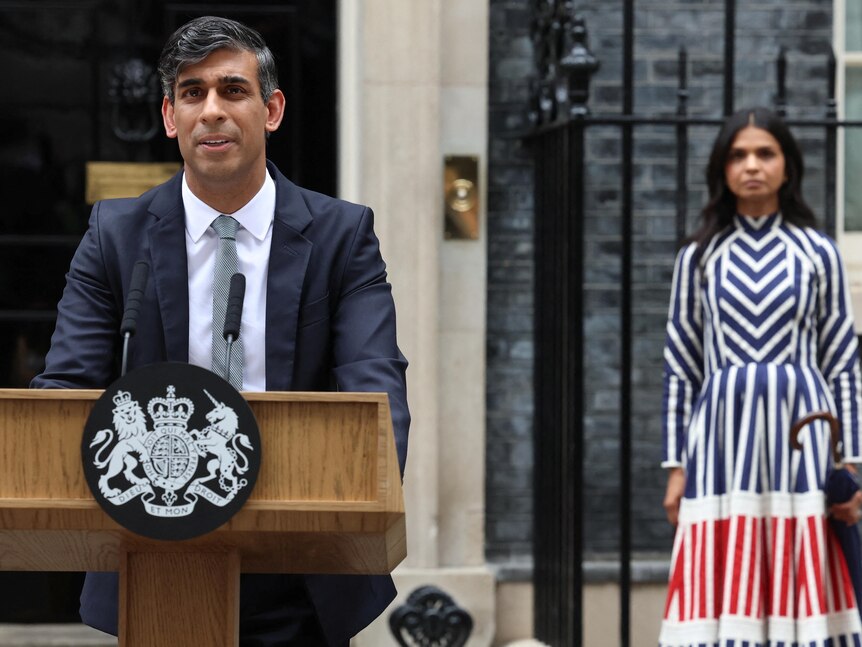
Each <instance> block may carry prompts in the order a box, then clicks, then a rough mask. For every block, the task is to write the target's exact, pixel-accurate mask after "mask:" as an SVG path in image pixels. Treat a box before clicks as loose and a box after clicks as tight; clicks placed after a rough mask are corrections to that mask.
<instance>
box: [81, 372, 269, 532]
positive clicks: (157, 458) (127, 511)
mask: <svg viewBox="0 0 862 647" xmlns="http://www.w3.org/2000/svg"><path fill="white" fill-rule="evenodd" d="M260 452H261V447H260V431H259V430H258V426H257V421H256V420H255V418H254V414H253V413H252V411H251V409H250V408H249V406H248V403H247V402H246V401H245V399H243V397H242V396H241V395H240V394H239V392H238V391H237V390H236V389H234V388H233V387H232V386H231V385H230V384H229V383H228V382H227V381H225V380H223V379H222V378H221V377H219V376H218V375H216V374H215V373H212V372H210V371H208V370H206V369H203V368H200V367H198V366H193V365H191V364H184V363H179V362H163V363H159V364H151V365H149V366H145V367H143V368H140V369H137V370H135V371H132V372H130V373H127V374H126V375H125V376H124V377H122V378H120V379H119V380H117V381H116V382H114V383H113V384H111V386H110V387H108V388H107V389H105V392H104V394H102V396H101V397H100V398H99V400H97V402H96V404H95V406H94V407H93V411H92V413H91V414H90V417H89V418H88V420H87V424H86V426H85V428H84V437H83V439H82V441H81V456H82V460H83V463H84V474H85V476H86V478H87V483H88V484H89V486H90V490H91V491H92V493H93V496H94V497H95V498H96V501H98V502H99V505H101V506H102V509H103V510H104V511H105V512H107V513H108V515H109V516H110V517H111V518H112V519H114V520H115V521H116V522H117V523H119V524H120V525H122V526H123V527H124V528H127V529H128V530H131V531H133V532H136V533H138V534H140V535H144V536H146V537H151V538H153V539H165V540H178V539H190V538H192V537H197V536H199V535H203V534H205V533H208V532H210V531H212V530H215V529H216V528H218V527H219V526H221V525H222V524H224V523H225V522H226V521H228V519H230V518H231V517H232V516H233V515H234V514H235V513H236V512H237V510H239V509H240V508H241V507H242V505H243V504H244V503H245V501H246V499H248V497H249V494H251V491H252V489H253V488H254V484H255V481H256V480H257V474H258V471H259V470H260V456H261V454H260Z"/></svg>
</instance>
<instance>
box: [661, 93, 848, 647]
mask: <svg viewBox="0 0 862 647" xmlns="http://www.w3.org/2000/svg"><path fill="white" fill-rule="evenodd" d="M802 173H803V165H802V156H801V154H800V152H799V148H798V146H797V144H796V141H795V140H794V139H793V136H792V135H791V134H790V131H789V130H788V129H787V127H786V126H785V124H784V123H783V122H782V121H781V119H779V118H778V117H777V116H776V115H775V114H774V113H772V112H770V111H768V110H766V109H763V108H754V109H749V110H743V111H740V112H738V113H736V114H734V115H732V116H731V117H729V118H728V119H727V121H726V122H725V123H724V125H723V127H722V129H721V131H720V132H719V134H718V137H717V138H716V140H715V144H714V146H713V149H712V154H711V156H710V159H709V164H708V167H707V183H708V188H709V194H710V198H709V202H708V204H707V205H706V207H704V209H703V212H702V224H701V226H700V228H699V229H698V231H697V232H696V233H695V234H694V235H693V236H692V239H691V241H690V243H689V244H688V245H687V246H685V247H684V248H683V249H682V250H681V251H680V253H679V256H678V257H677V261H676V266H675V269H674V279H673V288H672V297H671V304H670V314H669V320H668V327H667V346H666V348H665V355H664V356H665V391H664V446H665V456H664V462H663V466H664V467H666V468H667V469H668V485H667V493H666V496H665V502H664V506H665V509H666V511H667V514H668V519H669V520H670V521H671V523H673V524H674V525H676V526H677V531H676V538H675V541H674V549H673V557H672V561H671V571H670V583H669V588H668V598H667V605H666V608H665V617H664V621H663V623H662V629H661V635H660V637H659V643H660V645H662V646H667V647H670V646H673V647H678V646H681V645H685V646H689V645H709V646H710V647H711V646H713V645H721V646H722V647H724V646H725V645H727V646H730V645H733V646H736V647H738V646H740V645H747V646H748V647H757V646H762V647H765V646H766V645H770V646H773V647H775V646H777V645H784V646H787V647H789V646H791V645H803V644H804V645H806V646H807V645H818V646H826V645H830V646H831V645H835V646H836V647H837V646H838V645H845V644H847V645H859V644H860V641H862V626H860V618H859V613H858V608H857V601H856V598H855V595H854V594H853V587H852V584H851V582H850V578H849V576H848V572H847V563H846V561H845V558H844V556H843V553H842V552H841V549H840V547H839V546H838V544H837V541H836V539H835V537H834V535H833V533H832V531H831V530H830V529H829V524H827V523H826V522H825V520H826V515H827V512H830V513H831V514H832V515H833V516H834V517H836V518H838V519H841V520H843V521H844V522H846V523H848V524H853V523H855V522H857V521H858V520H859V506H860V502H862V495H858V494H857V496H856V497H855V498H854V499H852V500H851V501H850V502H848V503H845V504H842V505H839V506H833V507H832V508H830V510H829V511H827V509H826V502H825V496H824V484H825V482H826V479H827V476H828V475H829V474H830V472H831V471H832V470H833V469H834V468H835V465H833V462H832V460H833V459H832V454H831V450H832V447H831V442H830V431H829V428H828V426H827V424H826V423H825V422H823V421H817V422H814V423H812V424H810V425H808V426H806V427H804V428H803V429H802V431H801V432H800V434H799V439H800V441H801V443H802V450H794V449H793V448H792V447H791V445H790V438H789V430H790V427H791V425H792V424H793V423H794V421H797V420H799V419H800V418H802V417H803V416H805V415H806V414H808V413H811V412H814V411H822V410H826V411H831V412H832V413H833V414H835V415H836V416H837V417H838V419H839V421H840V422H841V430H842V441H843V453H844V458H845V460H846V461H848V462H850V463H853V462H859V461H860V460H862V448H860V438H859V435H860V433H859V432H860V417H862V402H860V390H862V389H860V371H859V356H858V349H857V342H856V336H855V333H854V329H853V320H852V314H851V312H850V300H849V295H848V290H847V282H846V279H845V276H844V269H843V267H842V262H841V259H840V257H839V255H838V250H837V248H836V247H835V244H834V243H833V241H832V240H830V239H829V238H828V237H827V236H825V235H823V234H821V233H819V232H818V231H816V230H815V228H814V227H815V218H814V214H813V212H812V211H811V209H810V207H809V206H808V205H807V204H806V203H805V201H804V200H803V198H802V195H801V182H802ZM830 638H831V641H830V640H829V639H830Z"/></svg>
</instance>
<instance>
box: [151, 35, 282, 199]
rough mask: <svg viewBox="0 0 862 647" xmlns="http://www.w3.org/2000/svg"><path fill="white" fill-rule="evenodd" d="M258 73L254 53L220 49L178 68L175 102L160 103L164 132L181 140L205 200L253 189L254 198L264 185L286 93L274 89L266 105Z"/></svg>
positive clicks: (190, 175)
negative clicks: (271, 135) (269, 144)
mask: <svg viewBox="0 0 862 647" xmlns="http://www.w3.org/2000/svg"><path fill="white" fill-rule="evenodd" d="M257 74H258V67H257V59H256V58H255V56H254V54H253V53H251V52H248V51H236V50H231V49H220V50H216V51H214V52H213V53H212V54H210V55H209V56H207V57H206V58H205V59H204V60H202V61H201V62H200V63H195V64H194V65H189V66H188V67H186V68H185V69H184V70H183V71H182V72H180V73H179V75H178V76H177V82H176V86H175V88H174V94H175V98H174V103H173V104H171V103H170V102H169V101H168V99H167V98H165V99H164V101H163V103H162V117H163V119H164V124H165V132H166V134H167V136H168V137H171V138H176V139H177V142H178V144H179V147H180V153H181V154H182V156H183V160H184V161H185V172H186V180H187V182H188V183H189V187H190V188H191V189H192V191H193V192H194V193H195V194H196V195H197V196H198V197H199V198H201V199H203V200H204V201H208V200H207V198H208V197H209V196H218V195H223V194H224V193H226V192H227V193H231V194H234V195H236V194H245V193H248V192H249V191H251V195H249V196H248V199H251V197H253V196H254V193H256V192H257V190H258V189H259V188H260V185H261V184H262V183H263V177H264V176H263V174H264V173H265V172H266V133H267V132H273V131H274V130H276V129H277V128H278V126H279V124H280V123H281V119H282V116H283V115H284V95H283V94H282V93H281V92H280V91H279V90H276V91H275V92H274V93H273V96H272V97H271V98H270V99H269V101H268V102H267V103H264V102H263V98H262V96H261V92H260V83H259V81H258V76H257ZM240 206H241V205H240Z"/></svg>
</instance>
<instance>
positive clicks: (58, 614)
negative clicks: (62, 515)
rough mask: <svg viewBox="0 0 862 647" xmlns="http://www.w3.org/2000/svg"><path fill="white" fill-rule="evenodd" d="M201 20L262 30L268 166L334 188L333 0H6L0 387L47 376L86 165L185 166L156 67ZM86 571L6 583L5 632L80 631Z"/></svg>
mask: <svg viewBox="0 0 862 647" xmlns="http://www.w3.org/2000/svg"><path fill="white" fill-rule="evenodd" d="M204 14H210V15H220V16H227V17H230V18H235V19H237V20H240V21H242V22H245V23H246V24H248V25H250V26H252V27H254V28H255V29H257V30H258V31H260V32H261V33H262V34H263V36H264V38H265V39H266V41H267V43H268V45H269V46H270V48H271V49H272V50H273V53H274V54H275V56H276V60H277V61H278V65H279V80H280V85H281V88H282V89H283V90H284V92H285V94H286V96H287V113H286V117H285V120H284V122H283V124H282V126H281V128H280V129H279V131H278V132H277V133H275V134H274V135H273V136H272V137H271V138H270V141H269V144H268V147H269V150H268V156H269V157H270V159H272V160H273V161H274V162H275V163H276V164H277V165H278V166H279V168H280V169H281V170H282V171H283V172H284V173H285V174H286V175H287V176H288V177H289V178H291V179H292V180H294V181H295V182H297V183H299V184H302V185H303V186H306V187H308V188H312V189H315V190H317V191H322V192H324V193H329V194H332V193H334V191H335V147H336V140H335V135H336V133H335V100H336V87H335V78H336V70H335V56H336V42H335V33H336V31H335V28H336V22H335V0H278V1H261V2H244V3H219V2H203V1H186V2H168V1H165V0H150V1H148V0H27V2H22V1H20V0H18V1H9V0H0V61H2V67H3V70H4V74H5V75H6V77H7V85H6V88H7V91H6V92H4V93H3V95H2V96H0V124H3V126H4V135H3V144H2V146H0V200H2V205H3V206H2V210H0V388H3V387H21V388H23V387H26V386H27V385H28V383H29V381H30V379H31V378H32V377H33V376H34V375H35V374H36V373H38V372H39V371H40V370H41V368H42V365H43V360H44V354H45V352H46V351H47V348H48V345H49V343H50V335H51V333H52V331H53V327H54V320H55V316H56V313H55V307H56V303H57V301H58V299H59V297H60V294H61V292H62V289H63V284H64V274H65V272H66V270H67V268H68V266H69V261H70V259H71V257H72V254H73V252H74V250H75V247H76V246H77V243H78V241H79V240H80V238H81V235H82V234H83V232H84V230H85V228H86V225H87V219H88V216H89V212H90V205H89V204H87V201H86V197H85V188H86V164H87V162H91V161H109V162H179V160H180V158H179V154H178V151H177V147H176V142H175V141H174V140H168V139H166V138H165V137H164V134H163V131H162V126H161V117H160V113H159V110H160V106H161V93H160V91H159V90H158V84H157V81H156V78H155V76H154V74H155V63H156V60H157V58H158V55H159V52H160V51H161V47H162V45H163V43H164V41H165V39H166V38H167V36H168V35H169V34H170V33H171V32H172V31H173V30H174V29H175V28H176V27H177V26H179V25H181V24H182V23H184V22H185V21H186V20H188V19H190V18H192V17H195V16H199V15H204ZM80 579H81V575H80V574H33V573H26V574H24V573H9V572H6V573H0V622H62V621H67V622H68V621H76V620H77V608H78V605H77V596H78V591H79V589H80Z"/></svg>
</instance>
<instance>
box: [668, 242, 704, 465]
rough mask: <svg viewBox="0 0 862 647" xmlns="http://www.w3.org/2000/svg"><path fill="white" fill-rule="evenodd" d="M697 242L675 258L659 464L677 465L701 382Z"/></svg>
mask: <svg viewBox="0 0 862 647" xmlns="http://www.w3.org/2000/svg"><path fill="white" fill-rule="evenodd" d="M696 252H697V246H696V245H693V244H692V245H689V246H687V247H685V248H683V249H682V250H681V251H680V252H679V254H678V255H677V258H676V264H675V266H674V272H673V285H672V287H671V299H670V308H669V312H668V319H667V342H666V344H665V349H664V397H663V404H662V436H663V441H664V459H663V460H662V467H680V466H681V465H682V451H683V446H684V442H685V435H686V429H687V428H688V423H689V419H690V417H691V412H692V408H693V406H694V402H695V399H696V398H697V396H698V393H699V392H700V388H701V385H702V384H703V313H702V307H701V285H700V269H699V268H698V262H697V258H698V256H697V253H696Z"/></svg>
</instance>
